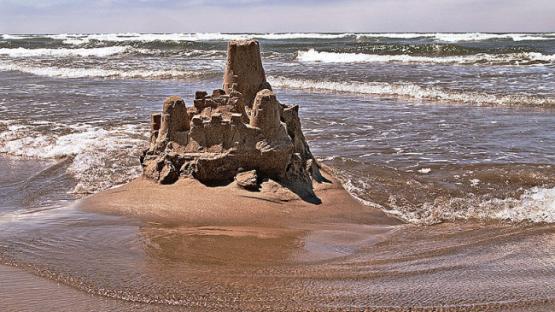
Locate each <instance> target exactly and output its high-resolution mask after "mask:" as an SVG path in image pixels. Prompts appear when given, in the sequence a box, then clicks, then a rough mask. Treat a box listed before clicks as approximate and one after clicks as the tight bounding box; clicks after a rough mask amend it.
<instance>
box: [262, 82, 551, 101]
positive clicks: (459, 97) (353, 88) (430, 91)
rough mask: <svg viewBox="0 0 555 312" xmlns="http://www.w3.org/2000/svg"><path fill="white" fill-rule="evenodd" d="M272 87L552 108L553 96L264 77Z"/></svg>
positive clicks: (397, 84) (409, 84) (402, 83)
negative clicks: (543, 96)
mask: <svg viewBox="0 0 555 312" xmlns="http://www.w3.org/2000/svg"><path fill="white" fill-rule="evenodd" d="M268 80H269V81H270V83H271V84H272V86H274V87H278V88H291V89H301V90H315V91H330V92H346V93H355V94H371V95H386V96H398V97H408V98H412V99H427V100H436V101H442V102H457V103H472V104H489V105H507V106H513V105H524V106H538V107H555V99H552V98H541V97H534V96H526V95H494V94H485V93H477V92H459V91H449V90H445V89H442V88H438V87H421V86H419V85H416V84H413V83H407V82H399V83H387V82H334V81H316V80H301V79H290V78H286V77H272V76H270V77H268Z"/></svg>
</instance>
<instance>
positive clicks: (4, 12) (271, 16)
mask: <svg viewBox="0 0 555 312" xmlns="http://www.w3.org/2000/svg"><path fill="white" fill-rule="evenodd" d="M468 31H469V32H536V31H538V32H555V0H519V1H518V0H348V1H339V0H320V1H318V0H266V1H264V0H237V1H231V0H220V1H215V0H181V1H179V0H135V1H132V0H0V33H11V34H16V33H113V32H468Z"/></svg>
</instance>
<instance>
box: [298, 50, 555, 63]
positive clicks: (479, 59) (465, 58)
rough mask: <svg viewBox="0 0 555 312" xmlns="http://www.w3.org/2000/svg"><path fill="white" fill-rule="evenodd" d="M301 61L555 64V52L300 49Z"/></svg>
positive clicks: (299, 59) (299, 57)
mask: <svg viewBox="0 0 555 312" xmlns="http://www.w3.org/2000/svg"><path fill="white" fill-rule="evenodd" d="M297 60H298V61H299V62H320V63H388V62H398V63H432V64H461V65H472V64H484V63H485V64H489V65H532V64H552V63H555V54H552V55H544V54H541V53H538V52H521V53H510V54H486V53H479V54H474V55H460V56H438V57H431V56H414V55H406V54H400V55H382V54H364V53H335V52H320V51H316V50H314V49H310V50H308V51H298V52H297Z"/></svg>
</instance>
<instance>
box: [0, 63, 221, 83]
mask: <svg viewBox="0 0 555 312" xmlns="http://www.w3.org/2000/svg"><path fill="white" fill-rule="evenodd" d="M0 71H19V72H23V73H28V74H33V75H37V76H43V77H53V78H105V79H117V78H122V79H191V78H200V77H207V76H210V75H211V74H214V73H212V72H210V71H192V70H191V71H189V70H147V69H144V70H123V69H122V70H119V69H101V68H72V67H56V66H45V67H39V66H28V65H19V64H14V63H6V62H5V63H2V62H0Z"/></svg>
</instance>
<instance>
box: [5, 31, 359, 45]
mask: <svg viewBox="0 0 555 312" xmlns="http://www.w3.org/2000/svg"><path fill="white" fill-rule="evenodd" d="M349 36H353V35H352V34H349V33H343V34H325V33H266V34H225V33H171V34H141V33H115V34H58V35H44V37H47V38H51V39H55V40H62V41H63V43H65V44H74V45H79V44H85V43H89V42H91V41H106V42H133V41H139V42H155V41H229V40H243V39H263V40H294V39H338V38H345V37H349ZM12 39H14V38H12Z"/></svg>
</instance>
